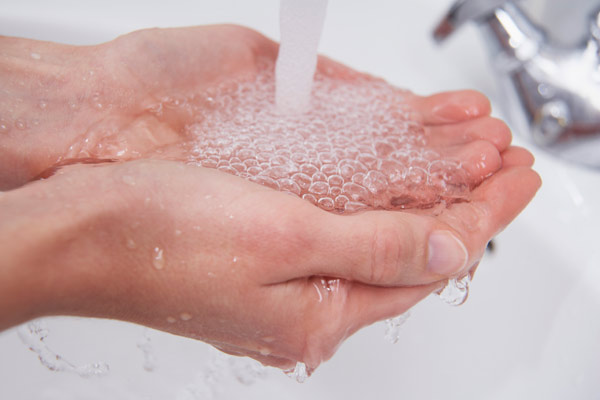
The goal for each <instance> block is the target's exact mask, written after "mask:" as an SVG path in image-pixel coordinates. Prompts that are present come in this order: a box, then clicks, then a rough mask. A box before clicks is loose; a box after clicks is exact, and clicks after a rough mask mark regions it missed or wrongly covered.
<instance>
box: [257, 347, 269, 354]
mask: <svg viewBox="0 0 600 400" xmlns="http://www.w3.org/2000/svg"><path fill="white" fill-rule="evenodd" d="M258 352H259V353H260V354H261V355H263V356H268V355H269V354H271V350H269V349H268V348H266V347H261V348H260V349H259V350H258Z"/></svg>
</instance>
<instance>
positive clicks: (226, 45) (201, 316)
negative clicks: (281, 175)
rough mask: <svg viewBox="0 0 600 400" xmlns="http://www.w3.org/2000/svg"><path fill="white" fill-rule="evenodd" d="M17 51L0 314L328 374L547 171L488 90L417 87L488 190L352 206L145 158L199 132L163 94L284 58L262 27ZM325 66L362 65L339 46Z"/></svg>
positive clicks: (2, 113) (0, 206)
mask: <svg viewBox="0 0 600 400" xmlns="http://www.w3.org/2000/svg"><path fill="white" fill-rule="evenodd" d="M0 49H2V50H1V51H0V71H1V73H0V82H1V86H2V87H3V88H6V89H4V91H3V92H2V94H1V97H0V118H2V119H1V120H0V125H1V124H2V123H4V124H5V125H6V126H8V129H5V130H4V131H0V189H2V190H5V192H3V193H2V192H0V221H2V223H1V224H0V252H1V254H3V257H2V259H1V260H0V329H5V328H8V327H10V326H14V325H16V324H19V323H22V322H24V321H27V320H29V319H31V318H35V317H40V316H46V315H80V316H93V317H104V318H113V319H121V320H126V321H132V322H136V323H139V324H143V325H147V326H150V327H153V328H156V329H160V330H164V331H168V332H172V333H174V334H177V335H183V336H188V337H192V338H196V339H199V340H203V341H205V342H207V343H210V344H212V345H214V346H215V347H217V348H219V349H221V350H223V351H225V352H228V353H231V354H236V355H245V356H250V357H253V358H255V359H257V360H259V361H261V362H263V363H265V364H268V365H274V366H277V367H281V368H284V369H288V368H292V367H293V366H294V365H295V363H296V362H297V361H303V362H305V363H306V364H307V365H308V367H309V369H311V370H312V369H314V368H316V367H317V366H318V365H319V364H320V363H321V362H323V361H324V360H327V359H328V358H330V357H331V356H332V355H333V354H334V352H335V350H336V349H337V348H338V346H339V345H340V344H341V343H342V342H343V340H344V339H345V338H347V337H348V336H349V335H351V334H352V333H353V332H355V331H356V330H358V329H360V328H361V327H363V326H365V325H369V324H371V323H373V322H375V321H378V320H381V319H385V318H389V317H392V316H395V315H399V314H401V313H404V312H405V311H406V310H408V309H409V308H410V307H412V306H413V305H415V304H416V303H417V302H419V301H420V300H421V299H423V298H424V297H426V296H427V295H429V294H430V293H431V292H432V291H435V290H437V289H439V288H440V287H442V286H443V285H444V283H445V281H446V279H447V278H448V277H450V276H459V275H461V274H464V273H467V272H468V271H469V270H471V269H472V268H474V267H475V266H476V265H477V264H478V262H479V260H480V259H481V257H482V255H483V253H484V250H485V247H486V244H487V242H488V241H489V240H490V239H491V238H492V237H493V236H494V235H496V234H497V233H498V232H500V231H501V230H502V229H504V227H505V226H506V225H507V224H508V223H510V222H511V221H512V220H513V219H514V218H515V217H516V216H517V215H518V214H519V212H520V211H521V210H522V209H523V208H524V207H525V206H526V205H527V203H528V202H529V201H530V200H531V198H532V197H533V196H534V194H535V192H536V191H537V189H538V188H539V186H540V179H539V177H538V175H537V174H536V173H535V172H534V171H533V170H532V169H531V166H532V164H533V157H532V156H531V154H530V153H529V152H527V151H526V150H524V149H521V148H517V147H512V146H510V141H511V135H510V131H509V130H508V128H507V127H506V125H505V124H504V123H503V122H501V121H499V120H497V119H494V118H492V117H490V116H489V114H490V105H489V102H488V101H487V99H486V98H485V97H484V96H483V95H481V94H479V93H477V92H473V91H459V92H449V93H440V94H436V95H433V96H427V97H422V96H417V95H411V96H410V97H409V99H408V101H409V102H410V104H411V106H412V107H413V109H414V112H415V118H418V119H420V120H421V121H422V122H423V123H424V125H425V129H426V132H427V134H428V135H429V137H430V138H431V141H432V145H433V146H435V147H436V148H437V149H439V150H440V151H442V152H446V153H450V154H453V155H455V156H459V157H460V158H461V159H463V160H465V163H466V165H467V164H468V165H471V166H472V168H471V169H469V171H468V173H469V174H470V178H471V179H472V180H473V181H474V182H475V183H476V185H475V186H476V188H475V189H474V190H473V192H472V194H471V200H470V201H469V202H464V203H457V204H453V205H449V206H447V207H443V208H439V207H438V208H435V209H432V210H421V211H412V212H391V211H369V212H364V213H360V214H354V215H350V216H340V215H336V214H332V213H327V212H324V211H322V210H320V209H318V208H317V207H314V206H313V205H311V204H309V203H308V202H306V201H303V200H300V199H298V198H295V197H292V196H289V195H287V194H283V193H280V192H276V191H273V190H271V189H268V188H265V187H262V186H260V185H257V184H254V183H251V182H248V181H245V180H242V179H240V178H238V177H234V176H231V175H227V174H224V173H221V172H219V171H216V170H211V169H205V168H200V167H195V166H189V165H185V164H183V163H179V162H176V161H164V160H151V159H146V158H145V156H146V155H148V154H153V152H154V151H155V150H156V149H159V148H161V147H165V146H169V145H173V144H177V143H178V142H181V141H182V140H184V139H185V138H184V137H183V134H182V131H181V128H182V124H183V121H185V120H186V118H189V116H186V115H182V114H180V113H181V111H177V112H176V111H168V110H167V111H166V112H165V114H164V115H163V117H162V118H161V119H160V120H159V119H157V118H156V116H154V114H152V113H150V112H148V106H149V105H150V104H153V103H155V102H156V101H157V100H159V99H161V98H163V97H164V96H166V95H171V94H173V93H179V94H181V95H182V96H188V95H192V94H193V93H199V92H202V91H205V90H207V89H209V88H210V87H212V86H214V85H216V84H219V83H222V82H224V81H227V80H231V79H245V78H251V77H252V76H253V74H255V73H256V72H257V68H258V65H259V60H260V59H264V58H267V59H271V60H273V59H275V57H276V55H277V45H276V44H275V43H274V42H272V41H270V40H268V39H266V38H265V37H263V36H261V35H260V34H258V33H256V32H254V31H250V30H248V29H245V28H241V27H235V26H213V27H199V28H184V29H165V30H148V31H140V32H134V33H132V34H129V35H126V36H123V37H120V38H118V39H116V40H114V41H112V42H109V43H106V44H102V45H98V46H89V47H73V46H66V45H59V44H54V43H45V42H38V41H30V40H24V39H15V38H0ZM32 53H34V54H37V55H39V56H40V58H39V59H38V58H37V56H32V55H31V54H32ZM319 69H320V70H321V72H322V73H325V74H330V75H331V76H335V77H338V78H343V79H353V77H356V76H357V75H358V73H357V72H355V71H352V70H350V69H348V68H346V67H344V66H342V65H339V64H337V63H335V62H333V61H331V60H327V59H325V58H322V59H320V60H319ZM90 71H93V73H90ZM84 78H85V79H84ZM40 101H42V102H43V104H44V106H43V107H41V104H42V103H40ZM71 104H75V106H72V105H71ZM98 104H100V105H101V106H99V105H98ZM3 121H4V122H3ZM19 121H21V122H26V124H25V125H26V126H25V127H24V129H21V128H23V126H21V128H19V125H20V124H19V123H18V122H19ZM21 125H22V124H21ZM86 139H87V140H86ZM482 155H485V162H484V163H482V162H481V159H482ZM107 159H109V160H113V161H114V160H118V162H101V160H107ZM57 162H61V163H62V164H65V165H66V166H63V167H62V168H55V166H56V163H57ZM89 162H92V163H91V164H90V163H89ZM67 164H70V165H67ZM44 171H45V176H49V178H48V179H44V180H35V181H32V180H33V179H34V178H35V177H36V176H39V175H40V174H43V173H44ZM434 232H442V233H444V234H446V233H451V234H452V235H453V236H454V237H456V238H458V239H459V240H460V242H461V243H462V244H463V245H464V248H465V249H466V251H467V255H466V260H457V259H456V256H455V254H456V252H454V253H453V252H452V251H448V253H445V252H440V251H437V253H436V257H438V258H440V259H441V260H442V261H445V262H446V263H447V265H449V266H453V268H450V269H448V268H447V269H446V270H444V271H443V273H441V272H440V270H439V269H438V270H431V269H430V268H428V261H429V259H430V257H431V256H432V254H431V252H432V250H431V247H430V246H429V239H430V238H431V235H432V233H434ZM455 247H456V246H455ZM459 247H460V245H459ZM449 250H452V249H449ZM454 250H456V249H455V248H454ZM459 250H460V249H459Z"/></svg>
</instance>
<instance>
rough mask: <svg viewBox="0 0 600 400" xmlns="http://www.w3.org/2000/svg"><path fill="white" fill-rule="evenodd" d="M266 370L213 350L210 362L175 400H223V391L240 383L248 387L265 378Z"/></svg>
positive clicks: (248, 361) (250, 360)
mask: <svg viewBox="0 0 600 400" xmlns="http://www.w3.org/2000/svg"><path fill="white" fill-rule="evenodd" d="M267 371H268V370H267V368H265V367H264V366H263V365H262V364H260V363H259V362H258V361H255V360H252V359H250V358H246V357H235V356H228V355H226V354H224V353H221V352H220V351H218V350H216V349H213V350H212V355H211V358H210V361H209V362H208V363H207V364H206V365H205V366H204V368H203V369H202V370H200V371H199V372H198V374H196V377H195V379H194V381H193V382H191V383H190V384H188V385H187V386H185V387H184V388H183V390H182V391H181V392H180V393H179V394H178V395H177V397H176V398H177V400H215V399H218V398H224V393H223V392H224V391H225V390H226V389H227V388H229V387H231V386H232V385H235V383H236V382H237V383H241V384H242V385H245V386H250V385H253V384H254V383H256V382H257V381H258V380H260V379H265V378H266V377H267Z"/></svg>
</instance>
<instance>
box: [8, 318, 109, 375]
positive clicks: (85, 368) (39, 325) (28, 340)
mask: <svg viewBox="0 0 600 400" xmlns="http://www.w3.org/2000/svg"><path fill="white" fill-rule="evenodd" d="M17 333H18V335H19V338H20V339H21V341H22V342H23V343H24V344H25V345H26V346H27V347H28V348H29V350H31V351H33V352H34V353H35V354H37V356H38V358H39V360H40V362H41V363H42V365H43V366H44V367H46V368H48V369H49V370H50V371H56V372H70V373H74V374H77V375H79V376H81V377H83V378H91V377H100V376H105V375H107V374H108V372H109V366H108V364H106V363H105V362H96V363H91V364H84V365H81V366H77V365H75V364H73V363H71V362H69V361H68V360H65V359H64V358H63V357H62V356H60V355H58V354H57V353H55V352H54V351H53V350H52V349H50V348H49V347H48V345H47V344H46V342H45V340H46V338H47V337H48V333H49V331H48V328H47V327H46V324H45V322H44V321H43V320H35V321H31V322H29V323H27V324H25V325H23V326H21V327H20V328H19V329H18V330H17Z"/></svg>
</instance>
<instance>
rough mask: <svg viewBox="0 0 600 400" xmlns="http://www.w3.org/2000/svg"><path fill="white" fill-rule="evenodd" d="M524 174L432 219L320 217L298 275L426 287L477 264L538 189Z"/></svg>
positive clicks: (494, 183)
mask: <svg viewBox="0 0 600 400" xmlns="http://www.w3.org/2000/svg"><path fill="white" fill-rule="evenodd" d="M539 185H540V180H539V176H538V175H537V174H536V173H535V172H534V171H532V170H531V169H529V168H524V167H515V168H511V169H509V170H502V171H500V172H498V173H497V174H495V175H494V176H492V177H491V178H489V179H487V180H485V181H484V182H483V183H482V184H481V185H480V186H479V187H478V188H477V189H475V191H474V192H473V193H472V200H471V201H470V202H465V203H457V204H453V205H451V206H450V207H448V208H446V209H444V211H442V213H441V214H440V215H438V216H436V217H432V216H427V215H417V214H412V213H404V212H385V211H372V212H366V213H362V214H359V215H353V216H338V215H333V214H325V213H324V214H325V215H323V217H322V220H321V222H320V223H319V224H318V225H316V227H315V229H314V230H313V231H312V238H313V240H314V242H313V245H312V247H311V253H310V256H309V258H308V260H307V262H306V263H305V264H303V265H304V267H302V268H298V270H297V271H295V273H298V274H301V275H299V276H302V274H304V276H311V275H325V276H333V277H340V278H344V279H347V280H349V281H354V282H362V283H366V284H370V285H376V286H411V285H420V284H429V283H433V282H435V281H438V280H441V279H444V278H447V277H452V276H456V275H459V274H460V273H461V272H464V271H465V270H466V269H467V267H469V266H471V265H473V264H475V263H476V262H478V261H479V260H480V259H481V257H482V255H483V251H484V249H485V246H486V244H487V242H488V241H489V240H490V239H491V238H492V237H493V236H495V235H496V234H497V233H498V232H500V231H501V230H502V229H504V227H505V226H506V225H507V224H508V223H509V222H510V221H512V220H513V219H514V218H515V217H516V216H517V214H518V213H519V212H520V211H521V210H522V209H523V208H524V207H525V206H526V205H527V203H528V202H529V201H530V200H531V198H532V197H533V195H534V194H535V192H536V191H537V189H538V188H539Z"/></svg>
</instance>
